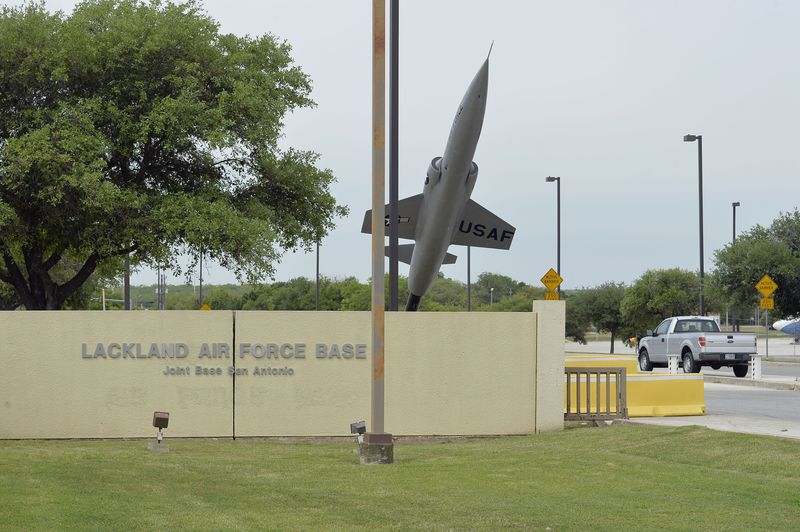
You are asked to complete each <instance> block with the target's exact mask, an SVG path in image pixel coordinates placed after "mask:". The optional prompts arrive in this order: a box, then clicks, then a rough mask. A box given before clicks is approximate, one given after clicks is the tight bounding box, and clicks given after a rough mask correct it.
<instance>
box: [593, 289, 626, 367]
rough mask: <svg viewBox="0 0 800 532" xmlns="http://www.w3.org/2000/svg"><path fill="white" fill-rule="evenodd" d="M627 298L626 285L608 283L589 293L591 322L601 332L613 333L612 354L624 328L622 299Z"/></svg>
mask: <svg viewBox="0 0 800 532" xmlns="http://www.w3.org/2000/svg"><path fill="white" fill-rule="evenodd" d="M624 296H625V285H624V284H622V283H614V282H607V283H603V284H601V285H600V286H598V287H597V288H593V289H591V290H589V291H588V294H587V301H586V305H587V309H586V313H587V314H588V317H589V320H590V321H591V322H592V323H593V324H594V325H595V327H597V329H598V330H600V331H608V332H610V333H611V353H613V352H614V340H615V339H616V337H617V333H618V332H619V331H620V329H621V328H622V326H623V323H624V321H623V319H622V311H621V309H620V307H621V304H622V299H623V298H624Z"/></svg>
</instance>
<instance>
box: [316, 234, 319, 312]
mask: <svg viewBox="0 0 800 532" xmlns="http://www.w3.org/2000/svg"><path fill="white" fill-rule="evenodd" d="M316 289H317V299H316V303H317V305H316V308H317V310H319V240H317V282H316Z"/></svg>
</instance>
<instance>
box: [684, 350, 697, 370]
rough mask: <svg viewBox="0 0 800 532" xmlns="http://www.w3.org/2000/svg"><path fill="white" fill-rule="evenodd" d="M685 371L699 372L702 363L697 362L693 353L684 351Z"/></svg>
mask: <svg viewBox="0 0 800 532" xmlns="http://www.w3.org/2000/svg"><path fill="white" fill-rule="evenodd" d="M683 372H684V373H699V372H700V364H698V363H697V362H695V360H694V359H693V358H692V354H691V353H688V352H687V353H684V355H683Z"/></svg>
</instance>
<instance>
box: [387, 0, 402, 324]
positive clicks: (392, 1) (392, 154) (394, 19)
mask: <svg viewBox="0 0 800 532" xmlns="http://www.w3.org/2000/svg"><path fill="white" fill-rule="evenodd" d="M399 4H400V0H389V8H390V11H391V15H390V25H391V28H390V31H389V38H390V40H391V46H390V51H391V55H390V56H389V310H391V311H396V310H397V306H398V301H397V300H398V288H397V273H398V267H397V266H398V265H397V252H398V243H397V238H398V237H397V233H398V227H397V224H398V220H399V217H400V212H399V209H398V206H397V201H398V197H399V186H398V167H399V165H398V138H397V136H398V129H399V126H398V100H399V97H398V95H399V84H398V81H399V79H398V71H399V66H398V65H399V60H398V58H399V46H400V45H399V41H400V7H399Z"/></svg>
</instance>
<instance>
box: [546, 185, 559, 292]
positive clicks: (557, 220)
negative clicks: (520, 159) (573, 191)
mask: <svg viewBox="0 0 800 532" xmlns="http://www.w3.org/2000/svg"><path fill="white" fill-rule="evenodd" d="M553 181H555V183H556V270H557V272H556V273H558V274H559V275H561V178H560V177H554V176H551V175H549V176H547V177H546V178H545V182H547V183H552V182H553ZM556 292H558V293H559V294H561V285H559V286H557V287H556Z"/></svg>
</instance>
